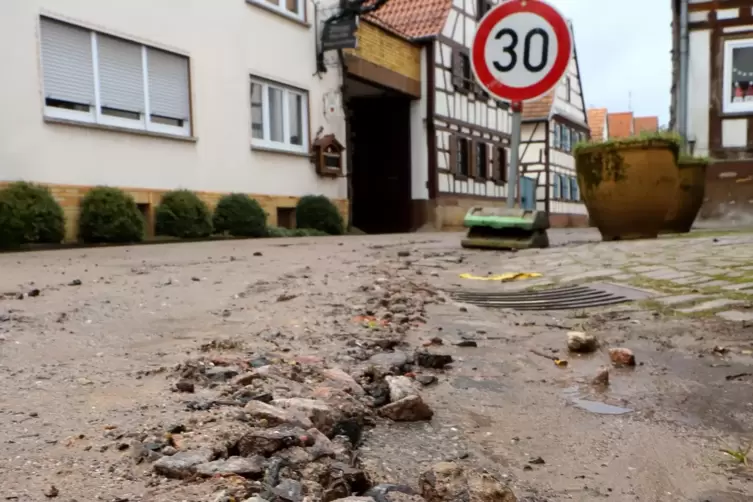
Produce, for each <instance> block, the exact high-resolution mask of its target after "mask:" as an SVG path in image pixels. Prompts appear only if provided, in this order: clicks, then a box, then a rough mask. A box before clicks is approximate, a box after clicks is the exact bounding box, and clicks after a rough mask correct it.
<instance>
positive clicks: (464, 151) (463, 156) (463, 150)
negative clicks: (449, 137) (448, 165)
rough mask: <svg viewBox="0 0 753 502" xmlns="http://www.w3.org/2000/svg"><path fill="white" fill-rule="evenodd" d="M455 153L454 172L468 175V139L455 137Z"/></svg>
mask: <svg viewBox="0 0 753 502" xmlns="http://www.w3.org/2000/svg"><path fill="white" fill-rule="evenodd" d="M456 141H457V155H456V159H455V163H456V164H455V172H456V173H457V174H462V175H463V176H469V175H470V159H471V155H470V154H471V151H470V140H468V139H466V138H457V139H456Z"/></svg>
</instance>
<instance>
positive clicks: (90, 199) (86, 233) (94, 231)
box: [78, 186, 146, 244]
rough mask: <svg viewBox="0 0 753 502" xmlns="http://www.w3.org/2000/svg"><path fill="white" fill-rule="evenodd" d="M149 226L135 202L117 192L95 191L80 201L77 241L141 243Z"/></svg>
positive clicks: (91, 191) (108, 190) (97, 188)
mask: <svg viewBox="0 0 753 502" xmlns="http://www.w3.org/2000/svg"><path fill="white" fill-rule="evenodd" d="M145 230H146V222H145V221H144V217H143V216H142V215H141V212H140V211H139V208H138V206H136V202H135V201H134V200H133V197H131V196H130V195H129V194H127V193H125V192H124V191H122V190H120V189H118V188H112V187H105V186H99V187H95V188H92V189H91V190H90V191H89V192H88V193H87V194H86V195H85V196H84V198H83V199H82V200H81V214H80V215H79V219H78V237H79V239H80V240H82V241H83V242H86V243H91V244H96V243H116V244H125V243H128V242H140V241H142V240H144V232H145Z"/></svg>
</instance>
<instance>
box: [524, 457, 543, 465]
mask: <svg viewBox="0 0 753 502" xmlns="http://www.w3.org/2000/svg"><path fill="white" fill-rule="evenodd" d="M528 463H529V464H532V465H543V464H546V462H545V461H544V459H543V458H541V457H536V458H532V459H531V460H529V461H528Z"/></svg>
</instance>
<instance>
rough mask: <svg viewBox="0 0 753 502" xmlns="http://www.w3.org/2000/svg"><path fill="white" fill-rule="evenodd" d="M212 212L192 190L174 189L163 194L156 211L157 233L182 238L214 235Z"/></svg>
mask: <svg viewBox="0 0 753 502" xmlns="http://www.w3.org/2000/svg"><path fill="white" fill-rule="evenodd" d="M213 228H214V227H213V226H212V212H211V211H210V210H209V207H208V206H207V205H206V204H205V203H204V201H203V200H201V199H200V198H199V196H198V195H196V194H195V193H193V192H191V191H190V190H174V191H172V192H167V193H166V194H164V195H163V196H162V200H161V201H160V203H159V206H157V210H156V212H155V233H156V234H157V235H169V236H171V237H179V238H181V239H196V238H201V237H209V236H210V235H212V230H213Z"/></svg>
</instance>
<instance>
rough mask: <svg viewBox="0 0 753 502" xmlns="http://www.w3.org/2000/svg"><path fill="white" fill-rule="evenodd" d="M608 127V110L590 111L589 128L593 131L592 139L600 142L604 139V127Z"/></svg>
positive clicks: (597, 109) (593, 109)
mask: <svg viewBox="0 0 753 502" xmlns="http://www.w3.org/2000/svg"><path fill="white" fill-rule="evenodd" d="M606 125H607V109H606V108H589V109H588V127H589V128H590V129H591V138H593V139H595V140H600V139H602V138H604V127H605V126H606Z"/></svg>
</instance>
